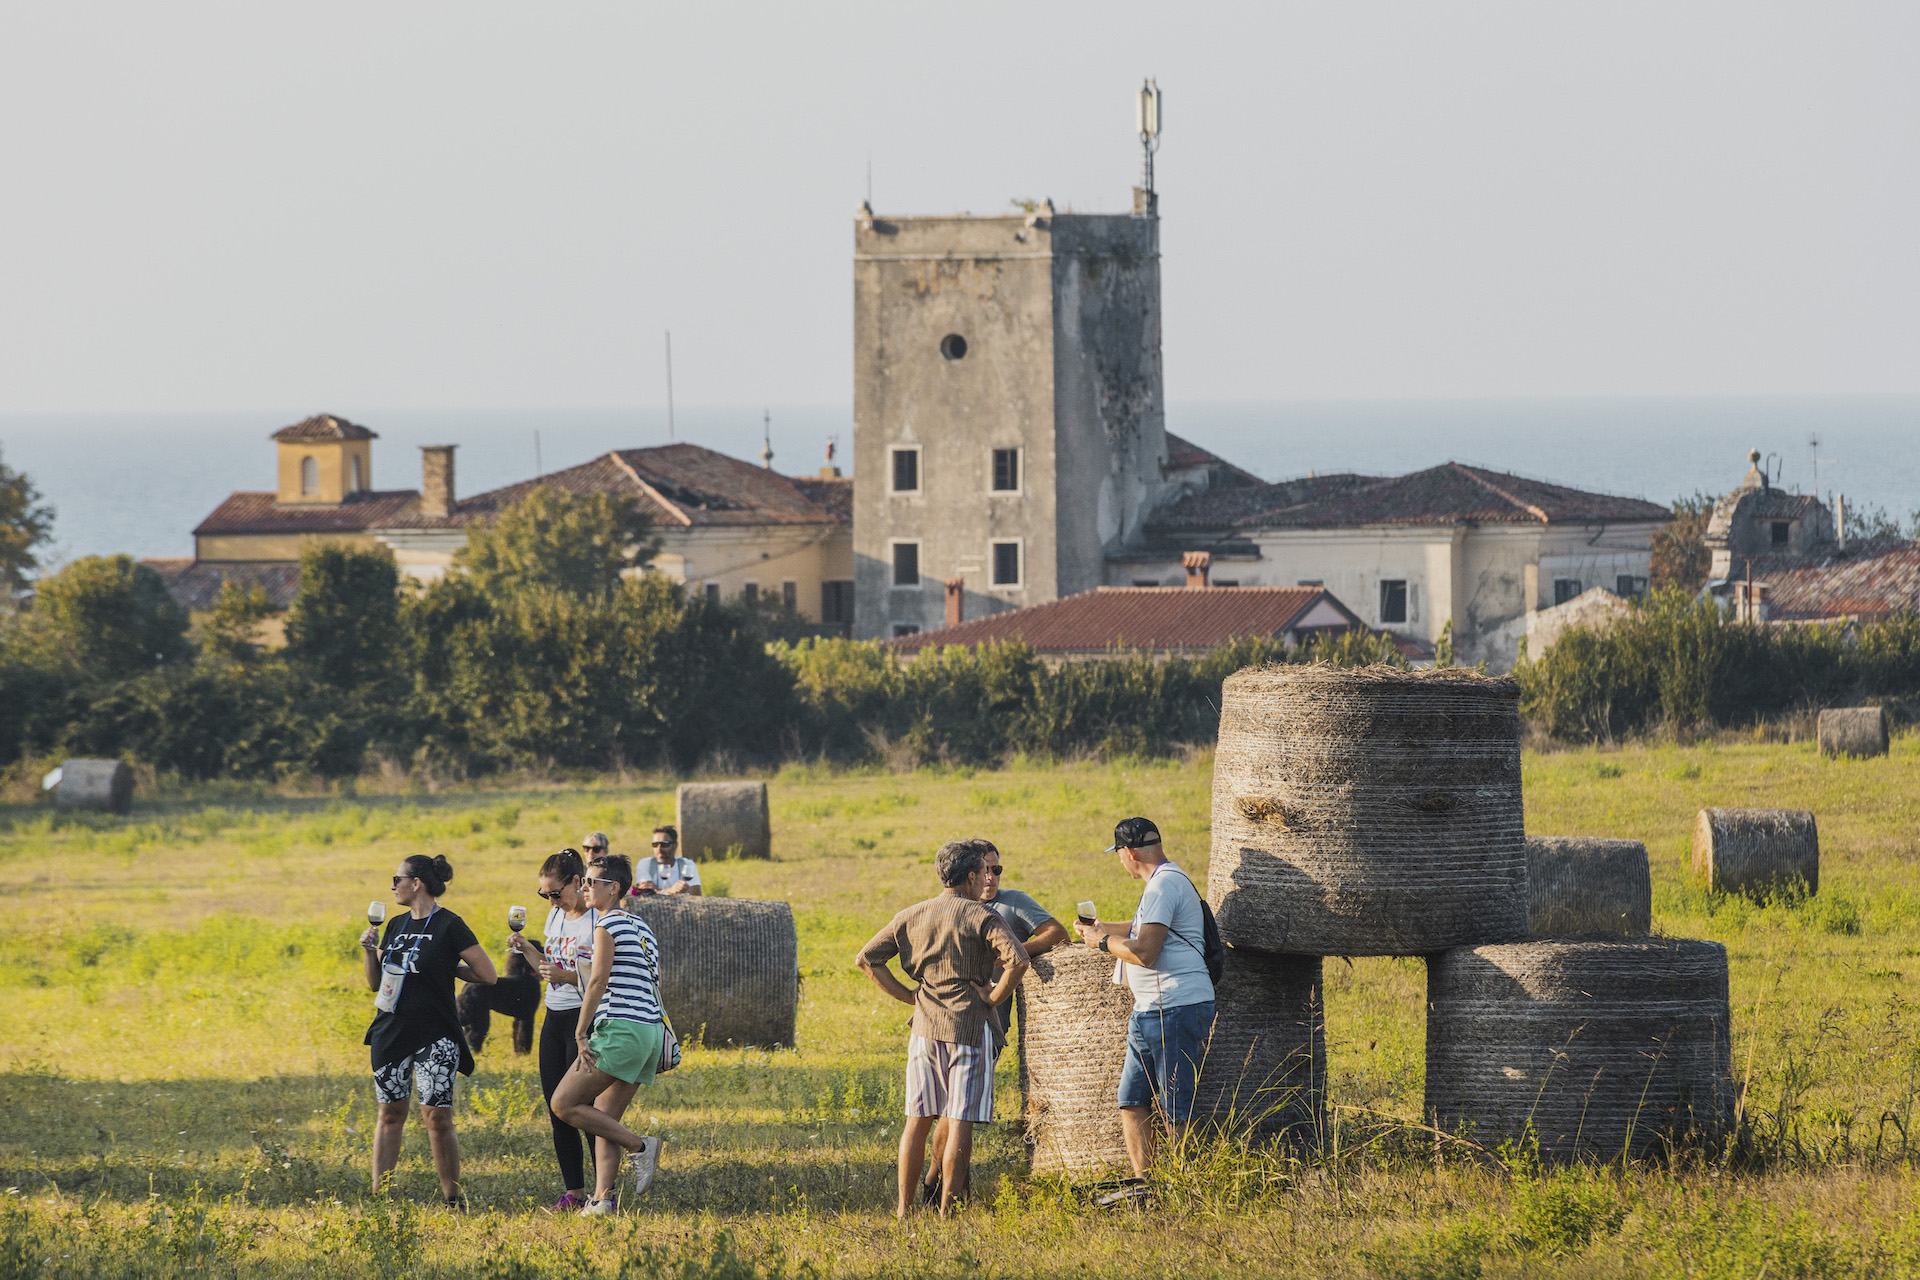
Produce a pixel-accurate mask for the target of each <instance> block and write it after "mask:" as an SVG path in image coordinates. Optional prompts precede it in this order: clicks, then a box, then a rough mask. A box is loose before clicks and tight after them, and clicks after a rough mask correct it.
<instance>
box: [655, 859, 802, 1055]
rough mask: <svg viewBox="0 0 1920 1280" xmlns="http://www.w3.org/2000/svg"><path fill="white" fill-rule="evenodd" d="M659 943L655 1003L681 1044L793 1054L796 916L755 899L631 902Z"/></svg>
mask: <svg viewBox="0 0 1920 1280" xmlns="http://www.w3.org/2000/svg"><path fill="white" fill-rule="evenodd" d="M628 907H629V909H630V910H631V911H632V912H633V913H634V915H636V916H638V917H640V919H642V920H645V921H646V922H647V924H648V926H649V927H650V928H652V930H653V936H654V937H655V938H656V939H658V940H659V943H660V999H661V1002H662V1003H663V1004H665V1006H666V1009H667V1016H668V1017H669V1018H671V1019H673V1030H674V1033H675V1034H676V1035H678V1036H679V1037H680V1038H681V1039H683V1040H688V1041H691V1040H693V1039H695V1038H696V1037H697V1038H698V1039H700V1040H701V1041H702V1042H703V1043H705V1044H709V1045H714V1046H721V1045H741V1046H746V1045H753V1046H758V1047H761V1048H775V1047H782V1048H789V1049H790V1048H792V1047H793V1024H794V1019H795V1017H796V1016H797V1015H798V1013H799V1007H800V948H799V941H798V938H797V936H796V934H795V932H794V926H793V908H792V907H790V906H788V905H787V904H786V903H784V902H761V901H757V900H755V899H752V898H687V897H681V896H679V895H673V896H657V897H650V898H634V899H629V901H628Z"/></svg>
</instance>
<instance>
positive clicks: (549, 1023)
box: [540, 1009, 593, 1191]
mask: <svg viewBox="0 0 1920 1280" xmlns="http://www.w3.org/2000/svg"><path fill="white" fill-rule="evenodd" d="M579 1026H580V1011H579V1010H578V1009H548V1010H547V1016H546V1017H545V1018H544V1019H542V1020H541V1023H540V1091H541V1092H542V1093H544V1094H546V1095H547V1102H548V1104H549V1105H548V1108H547V1121H548V1123H550V1124H551V1125H553V1155H554V1158H555V1159H556V1160H558V1161H559V1162H560V1177H561V1180H562V1181H564V1182H565V1183H566V1184H567V1190H569V1191H585V1190H586V1189H587V1174H586V1166H585V1164H584V1163H583V1161H582V1160H581V1156H580V1146H581V1143H582V1142H583V1141H586V1140H585V1139H584V1138H583V1136H582V1135H581V1133H580V1131H579V1130H578V1129H576V1128H574V1127H573V1126H572V1125H570V1124H568V1123H567V1122H566V1121H565V1120H562V1119H561V1118H560V1117H559V1116H556V1115H555V1114H553V1108H552V1105H551V1104H552V1102H553V1091H554V1090H555V1089H558V1088H559V1087H560V1078H561V1077H562V1076H564V1075H566V1074H567V1069H568V1068H569V1067H571V1066H572V1065H573V1060H574V1059H575V1058H577V1057H579V1056H580V1046H579V1045H577V1044H575V1043H574V1041H573V1037H574V1032H575V1031H576V1030H577V1029H578V1027H579ZM586 1146H587V1148H588V1149H589V1150H591V1149H592V1147H593V1143H592V1142H591V1141H586Z"/></svg>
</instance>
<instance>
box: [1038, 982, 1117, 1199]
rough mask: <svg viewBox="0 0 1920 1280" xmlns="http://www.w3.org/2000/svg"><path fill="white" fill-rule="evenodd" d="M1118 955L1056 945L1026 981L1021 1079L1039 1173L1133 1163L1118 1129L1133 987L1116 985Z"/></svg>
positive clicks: (1095, 1169)
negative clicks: (1115, 961)
mask: <svg viewBox="0 0 1920 1280" xmlns="http://www.w3.org/2000/svg"><path fill="white" fill-rule="evenodd" d="M1113 964H1114V961H1113V957H1112V956H1110V955H1106V954H1104V953H1103V952H1100V951H1097V950H1095V949H1094V948H1092V947H1085V946H1078V945H1075V946H1064V947H1056V948H1055V949H1054V950H1052V951H1049V952H1047V953H1046V954H1045V955H1040V956H1035V957H1034V958H1033V968H1031V969H1030V970H1028V971H1027V976H1026V977H1025V978H1023V979H1022V980H1021V982H1020V987H1019V997H1018V998H1019V1001H1020V1004H1019V1010H1018V1016H1019V1019H1020V1079H1021V1085H1022V1089H1021V1092H1022V1094H1023V1095H1024V1098H1025V1108H1024V1117H1025V1120H1026V1128H1027V1145H1028V1147H1029V1149H1030V1151H1031V1156H1032V1168H1033V1172H1035V1173H1065V1174H1083V1173H1100V1172H1105V1171H1108V1170H1113V1169H1125V1170H1128V1171H1129V1172H1130V1171H1131V1169H1132V1166H1131V1165H1130V1164H1129V1163H1128V1162H1127V1144H1126V1141H1125V1140H1124V1139H1123V1138H1122V1137H1121V1133H1120V1110H1119V1108H1118V1106H1117V1105H1115V1102H1116V1099H1117V1098H1118V1097H1119V1096H1120V1067H1121V1064H1122V1063H1123V1062H1125V1061H1126V1056H1127V1019H1128V1018H1129V1017H1131V1016H1132V1014H1133V993H1132V992H1131V991H1130V990H1129V989H1128V988H1126V987H1116V986H1114V985H1113Z"/></svg>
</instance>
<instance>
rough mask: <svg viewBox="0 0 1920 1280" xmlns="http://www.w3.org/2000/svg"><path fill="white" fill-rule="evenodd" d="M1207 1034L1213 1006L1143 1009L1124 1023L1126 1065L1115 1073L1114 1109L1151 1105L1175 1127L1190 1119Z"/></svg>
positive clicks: (1201, 1004)
mask: <svg viewBox="0 0 1920 1280" xmlns="http://www.w3.org/2000/svg"><path fill="white" fill-rule="evenodd" d="M1212 1031H1213V1001H1211V1000H1206V1001H1203V1002H1201V1003H1199V1004H1181V1005H1175V1006H1174V1007H1173V1008H1171V1009H1149V1010H1147V1011H1146V1012H1145V1013H1135V1014H1134V1015H1133V1017H1132V1018H1131V1019H1130V1020H1128V1022H1127V1063H1126V1065H1125V1066H1124V1067H1122V1068H1121V1069H1120V1105H1121V1106H1123V1107H1150V1106H1153V1105H1154V1104H1155V1103H1156V1102H1157V1103H1158V1104H1159V1106H1160V1109H1161V1110H1162V1111H1164V1112H1165V1113H1166V1115H1167V1119H1169V1120H1171V1121H1172V1122H1173V1123H1175V1124H1185V1123H1186V1122H1187V1119H1188V1117H1190V1116H1191V1115H1192V1114H1193V1091H1194V1086H1195V1085H1197V1084H1198V1083H1199V1079H1200V1063H1201V1061H1202V1059H1203V1058H1204V1057H1205V1055H1206V1051H1207V1036H1208V1035H1209V1034H1210V1033H1211V1032H1212Z"/></svg>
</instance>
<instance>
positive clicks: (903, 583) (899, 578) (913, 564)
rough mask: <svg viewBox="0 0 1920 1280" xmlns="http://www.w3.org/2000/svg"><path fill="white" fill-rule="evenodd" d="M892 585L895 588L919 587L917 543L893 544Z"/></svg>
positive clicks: (918, 547) (918, 552) (918, 545)
mask: <svg viewBox="0 0 1920 1280" xmlns="http://www.w3.org/2000/svg"><path fill="white" fill-rule="evenodd" d="M893 585H894V586H896V587H917V586H919V585H920V544H919V543H917V542H896V543H894V544H893Z"/></svg>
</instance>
